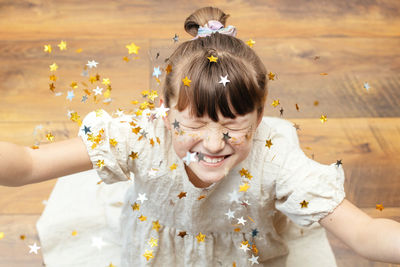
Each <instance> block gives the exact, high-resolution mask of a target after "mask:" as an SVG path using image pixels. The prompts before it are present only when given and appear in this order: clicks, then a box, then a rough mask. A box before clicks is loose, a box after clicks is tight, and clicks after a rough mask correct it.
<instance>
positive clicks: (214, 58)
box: [207, 55, 218, 62]
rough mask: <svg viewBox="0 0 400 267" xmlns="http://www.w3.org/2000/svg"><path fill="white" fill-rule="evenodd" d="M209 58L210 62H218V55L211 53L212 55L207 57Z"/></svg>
mask: <svg viewBox="0 0 400 267" xmlns="http://www.w3.org/2000/svg"><path fill="white" fill-rule="evenodd" d="M207 58H208V60H209V61H210V62H217V60H218V57H214V56H213V55H211V57H207Z"/></svg>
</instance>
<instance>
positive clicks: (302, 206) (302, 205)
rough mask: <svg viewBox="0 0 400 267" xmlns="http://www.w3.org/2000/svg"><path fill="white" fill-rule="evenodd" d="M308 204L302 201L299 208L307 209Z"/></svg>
mask: <svg viewBox="0 0 400 267" xmlns="http://www.w3.org/2000/svg"><path fill="white" fill-rule="evenodd" d="M308 203H309V202H307V201H305V200H303V202H300V205H301V208H308Z"/></svg>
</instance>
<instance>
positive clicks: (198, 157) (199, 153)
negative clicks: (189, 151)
mask: <svg viewBox="0 0 400 267" xmlns="http://www.w3.org/2000/svg"><path fill="white" fill-rule="evenodd" d="M197 159H198V161H200V160H204V154H203V153H201V152H197Z"/></svg>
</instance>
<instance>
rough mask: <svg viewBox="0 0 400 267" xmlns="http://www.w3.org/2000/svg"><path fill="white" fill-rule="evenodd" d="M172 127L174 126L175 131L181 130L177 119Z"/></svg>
mask: <svg viewBox="0 0 400 267" xmlns="http://www.w3.org/2000/svg"><path fill="white" fill-rule="evenodd" d="M172 125H173V126H174V129H179V121H177V120H176V119H175V121H174V122H173V123H172Z"/></svg>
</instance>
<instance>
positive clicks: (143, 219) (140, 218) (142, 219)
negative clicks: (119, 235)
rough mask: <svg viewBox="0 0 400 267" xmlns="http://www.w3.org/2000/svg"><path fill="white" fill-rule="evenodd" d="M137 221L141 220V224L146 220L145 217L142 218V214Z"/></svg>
mask: <svg viewBox="0 0 400 267" xmlns="http://www.w3.org/2000/svg"><path fill="white" fill-rule="evenodd" d="M139 220H141V221H142V222H144V221H146V220H147V217H146V216H143V214H142V215H140V217H139Z"/></svg>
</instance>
